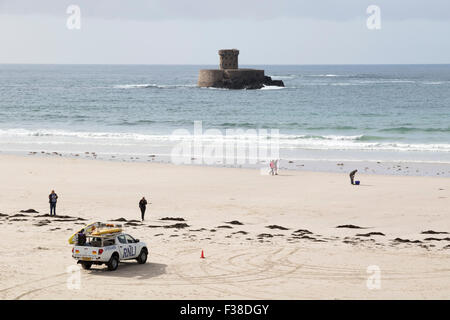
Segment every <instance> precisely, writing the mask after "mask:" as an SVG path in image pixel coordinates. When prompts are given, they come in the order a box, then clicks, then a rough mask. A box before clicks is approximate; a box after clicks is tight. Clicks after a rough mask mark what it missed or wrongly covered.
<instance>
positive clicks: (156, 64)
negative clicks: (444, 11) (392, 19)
mask: <svg viewBox="0 0 450 320" xmlns="http://www.w3.org/2000/svg"><path fill="white" fill-rule="evenodd" d="M0 65H41V66H58V65H59V66H77V65H79V66H218V64H197V63H186V64H181V63H28V62H25V63H21V62H0ZM240 65H241V66H390V65H396V66H399V65H400V66H401V65H403V66H431V65H450V62H445V63H306V64H296V63H292V64H291V63H273V64H272V63H265V64H246V63H243V64H240Z"/></svg>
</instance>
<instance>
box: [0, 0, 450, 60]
mask: <svg viewBox="0 0 450 320" xmlns="http://www.w3.org/2000/svg"><path fill="white" fill-rule="evenodd" d="M71 5H75V6H76V7H77V8H79V13H80V14H79V15H74V13H76V12H75V11H72V10H69V11H68V8H70V6H71ZM371 5H375V6H377V7H378V8H379V15H374V13H375V12H374V11H370V12H369V13H368V12H367V9H368V7H369V6H371ZM78 17H79V19H78ZM378 18H379V19H378ZM368 20H369V27H370V28H369V27H368ZM68 22H69V26H70V28H69V27H68ZM78 22H80V23H79V28H77V27H78V24H77V23H78ZM378 22H379V23H378ZM375 27H378V28H375ZM449 39H450V1H448V0H370V1H366V0H315V1H311V0H277V1H273V0H270V1H269V0H222V1H217V0H190V1H186V0H132V1H123V0H122V1H120V0H95V1H93V0H70V1H66V0H39V1H35V0H0V46H1V47H0V63H49V64H203V65H205V64H209V65H216V64H218V55H217V51H218V50H219V49H222V48H237V49H239V50H240V56H239V62H240V64H241V65H245V64H247V65H252V64H262V65H264V64H266V65H267V64H402V63H406V64H422V63H423V64H426V63H435V64H438V63H450V40H449Z"/></svg>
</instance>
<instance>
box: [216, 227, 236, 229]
mask: <svg viewBox="0 0 450 320" xmlns="http://www.w3.org/2000/svg"><path fill="white" fill-rule="evenodd" d="M217 228H222V229H233V227H231V226H217Z"/></svg>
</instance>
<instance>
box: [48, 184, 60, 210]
mask: <svg viewBox="0 0 450 320" xmlns="http://www.w3.org/2000/svg"><path fill="white" fill-rule="evenodd" d="M48 202H49V203H50V215H54V216H56V202H58V195H57V194H56V193H55V190H52V192H51V193H50V194H49V195H48Z"/></svg>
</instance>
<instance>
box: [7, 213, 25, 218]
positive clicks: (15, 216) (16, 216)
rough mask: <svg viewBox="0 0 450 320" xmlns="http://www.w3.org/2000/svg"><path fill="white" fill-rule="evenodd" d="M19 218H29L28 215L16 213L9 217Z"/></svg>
mask: <svg viewBox="0 0 450 320" xmlns="http://www.w3.org/2000/svg"><path fill="white" fill-rule="evenodd" d="M19 217H29V215H26V214H21V213H18V214H14V215H12V216H11V218H19Z"/></svg>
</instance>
